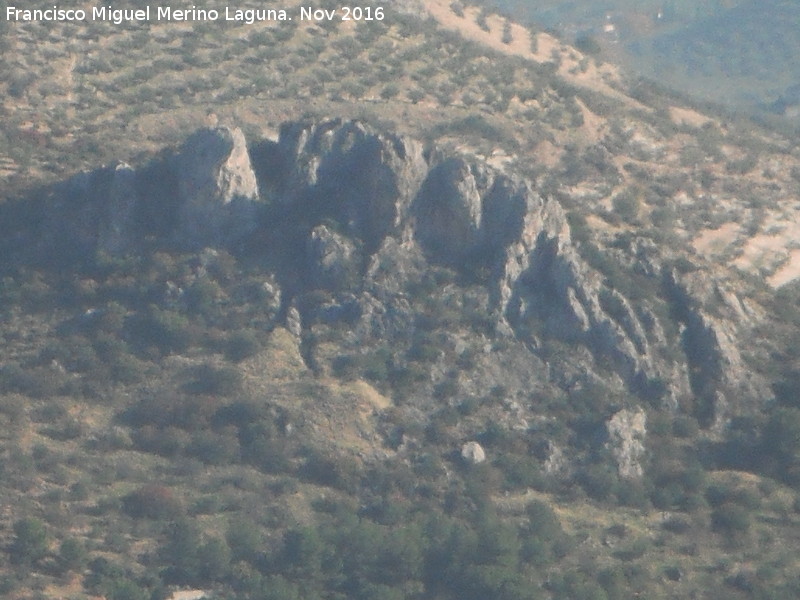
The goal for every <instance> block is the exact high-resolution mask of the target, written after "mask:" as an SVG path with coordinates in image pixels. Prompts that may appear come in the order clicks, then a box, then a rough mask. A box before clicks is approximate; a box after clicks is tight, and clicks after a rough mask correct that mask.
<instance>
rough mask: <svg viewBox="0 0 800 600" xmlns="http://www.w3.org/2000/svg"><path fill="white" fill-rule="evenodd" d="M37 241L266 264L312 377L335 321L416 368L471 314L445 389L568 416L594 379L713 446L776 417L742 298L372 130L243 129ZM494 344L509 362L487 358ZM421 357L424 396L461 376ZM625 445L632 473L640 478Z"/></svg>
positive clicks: (86, 190)
mask: <svg viewBox="0 0 800 600" xmlns="http://www.w3.org/2000/svg"><path fill="white" fill-rule="evenodd" d="M259 190H262V191H268V195H269V199H268V202H267V201H266V199H265V198H263V193H264V192H262V194H260V193H259ZM43 228H44V230H45V232H57V233H58V235H52V236H49V238H48V235H39V237H40V238H42V239H45V238H48V239H50V238H52V240H56V241H58V243H63V244H67V243H68V244H69V245H71V247H74V248H75V249H77V250H78V251H81V252H85V251H86V250H89V251H95V250H102V251H104V252H107V253H110V254H124V253H126V252H130V251H132V250H134V249H135V248H136V247H137V245H139V244H140V241H141V238H142V237H143V236H149V237H150V238H153V237H155V238H157V239H160V240H163V241H164V242H165V243H167V244H168V245H170V246H172V247H174V245H175V244H176V242H177V244H178V245H179V246H180V247H183V248H184V249H193V250H196V249H200V248H203V247H205V246H220V245H222V246H229V247H247V248H248V249H249V251H254V252H263V253H264V256H265V257H266V258H268V259H269V260H270V261H271V264H273V265H274V269H275V272H274V278H275V279H274V283H270V287H271V291H270V295H271V296H273V297H274V298H277V299H278V300H276V302H277V303H278V305H279V306H276V308H275V311H276V312H278V313H281V314H282V315H283V317H284V318H285V319H286V323H287V326H288V327H289V329H290V330H291V331H292V332H293V333H295V334H296V335H298V336H300V337H301V338H304V339H306V338H307V341H308V342H309V343H305V342H304V346H303V348H304V352H305V354H306V355H307V356H308V357H309V358H310V359H311V360H312V362H313V361H316V357H315V356H314V353H315V352H316V350H315V349H316V348H317V346H316V345H315V344H314V343H311V341H312V340H313V339H320V338H324V337H325V335H324V334H325V328H330V327H333V326H334V325H335V324H336V323H346V324H347V327H346V328H340V330H342V329H343V330H344V331H345V333H341V335H343V336H344V338H343V339H345V343H347V344H350V347H352V348H353V349H354V351H356V352H359V351H362V350H363V349H364V348H365V347H366V346H365V344H367V343H377V341H379V340H380V341H382V342H383V343H385V344H387V345H388V346H389V347H403V348H407V349H408V352H409V353H411V354H412V355H413V353H414V352H417V351H418V349H417V348H416V347H414V346H413V345H414V344H415V343H417V342H415V341H414V340H415V338H418V337H420V331H421V330H422V331H424V330H425V327H428V326H429V325H430V322H431V321H436V320H437V319H438V320H442V319H443V317H442V316H441V315H442V314H451V315H452V314H456V315H462V316H463V315H469V317H468V318H466V319H465V320H468V321H469V322H470V323H471V325H472V326H473V327H474V328H475V329H476V330H477V331H478V332H479V333H475V331H473V332H472V333H469V334H468V333H464V332H461V333H456V332H452V334H451V337H449V338H446V339H445V341H444V342H442V343H445V344H446V345H447V344H449V346H448V348H449V349H448V350H447V351H446V352H444V353H445V354H448V353H449V354H451V355H459V356H461V355H464V354H465V353H467V352H469V353H470V358H469V362H470V363H471V364H472V365H473V367H472V369H471V370H466V369H465V370H463V372H462V373H460V374H459V377H458V381H457V382H456V383H455V384H453V383H452V382H451V383H448V385H450V386H451V387H452V385H456V387H457V388H458V389H460V390H464V391H468V392H469V393H470V394H474V395H486V394H488V393H489V392H490V390H491V389H492V388H493V387H497V386H503V385H506V383H508V382H513V383H514V385H516V386H517V387H518V388H519V389H524V388H525V387H526V386H528V387H529V386H530V385H531V382H535V381H537V380H546V381H547V382H548V385H553V386H556V387H558V388H559V389H560V390H561V391H563V393H565V394H566V395H567V397H568V398H573V397H577V396H579V395H580V394H585V393H586V392H585V390H587V389H597V388H598V385H597V382H598V381H602V382H604V383H603V385H604V386H605V388H606V389H605V391H603V392H594V393H596V394H608V393H611V392H613V393H624V394H629V395H632V396H633V397H637V398H639V399H640V400H642V401H645V402H646V403H648V404H649V405H651V406H661V407H665V408H668V409H669V410H672V411H680V410H687V411H688V412H690V413H691V414H693V416H695V417H697V418H698V420H699V421H700V422H701V424H703V425H704V426H706V427H713V428H716V429H717V430H721V429H722V428H724V426H725V423H726V420H727V419H728V418H729V416H730V414H735V413H737V412H739V411H741V410H744V409H745V408H746V407H747V406H748V404H755V403H760V402H763V401H765V400H768V398H767V397H765V395H764V390H765V389H767V386H766V385H765V384H764V382H763V379H761V378H759V376H758V375H754V374H752V371H751V370H750V369H748V368H747V365H746V363H745V360H744V359H743V357H742V355H741V352H740V350H739V344H738V340H740V339H742V336H743V335H744V334H745V333H746V332H747V331H748V330H749V328H750V327H751V326H752V324H753V323H754V322H755V321H756V317H755V315H754V314H753V312H752V311H751V310H749V308H748V307H747V306H746V305H744V304H742V303H741V302H740V301H739V299H738V298H737V297H736V295H735V294H734V293H733V292H731V291H730V290H727V289H725V288H724V286H722V285H720V284H709V283H708V282H707V281H705V282H704V281H703V277H702V275H697V276H695V275H693V274H691V273H679V272H677V271H675V270H674V269H672V268H668V267H666V266H664V264H665V261H664V260H662V258H661V255H660V253H659V252H660V251H659V249H658V248H657V247H655V246H654V244H653V242H652V241H651V240H649V239H645V238H642V237H638V238H634V239H632V240H629V243H628V247H627V250H626V251H625V252H622V251H620V250H615V252H619V253H621V254H622V255H623V260H621V262H623V263H625V264H626V268H628V269H629V271H630V272H631V273H636V274H637V276H638V277H639V280H638V281H639V282H642V281H643V282H645V285H644V286H641V285H638V284H636V285H632V284H631V283H630V282H629V281H628V280H626V279H625V278H624V277H621V276H619V275H614V273H613V272H612V273H610V274H609V272H601V270H599V268H598V267H596V266H591V265H590V263H589V262H587V260H585V259H584V256H583V255H585V248H583V249H582V247H581V246H579V245H577V244H575V243H574V242H573V240H572V236H571V232H570V226H569V223H568V221H567V218H566V215H565V213H564V210H563V209H562V207H561V205H560V204H559V203H558V202H556V201H555V200H552V199H547V198H543V197H542V196H541V195H540V194H539V193H538V192H537V191H536V189H535V187H534V186H533V185H532V184H531V183H530V182H528V181H526V180H524V179H522V178H520V177H516V176H514V175H511V174H508V173H505V172H501V171H498V170H496V169H494V168H492V167H490V166H488V165H487V164H485V163H483V162H481V161H480V160H478V159H476V158H474V157H469V156H444V157H443V156H440V153H439V152H438V151H429V150H426V149H425V148H424V147H423V145H422V144H420V143H419V142H417V141H415V140H412V139H408V138H404V137H401V136H397V135H394V134H391V133H386V132H379V131H377V130H375V129H373V128H371V127H369V126H367V125H365V124H363V123H360V122H354V121H351V122H343V121H339V120H333V121H328V122H319V123H291V124H287V125H285V126H283V127H282V128H281V132H280V135H279V138H278V140H277V141H274V142H273V141H263V142H258V143H255V144H254V145H253V146H252V152H251V150H249V149H248V145H247V143H246V140H245V139H244V136H243V134H242V132H241V131H240V130H238V129H231V128H224V127H220V128H214V129H204V130H201V131H199V132H197V133H196V134H194V135H193V136H191V137H190V138H189V139H188V140H187V141H186V143H185V144H184V145H183V146H182V147H181V148H180V149H179V150H177V151H176V152H174V153H173V154H172V155H170V156H167V157H166V158H162V159H160V160H159V161H155V162H154V163H153V164H151V165H148V166H146V167H144V168H139V169H137V170H134V169H132V168H131V167H129V166H127V165H123V164H120V165H117V166H114V167H108V168H103V169H99V170H98V171H95V172H92V173H85V174H80V175H78V176H76V177H74V178H73V179H72V180H70V181H69V182H67V183H66V184H64V185H62V186H61V187H60V188H59V189H58V190H56V193H54V194H53V200H52V201H51V202H50V204H49V205H48V209H47V215H46V217H45V219H44V225H43ZM39 233H40V234H41V232H39ZM56 241H53V242H52V244H51V245H53V246H54V245H55V244H56ZM240 242H241V244H240ZM609 252H610V251H609ZM626 261H627V262H626ZM596 264H597V261H594V262H592V265H596ZM448 273H449V275H448ZM448 277H449V278H450V279H449V280H447V278H448ZM637 285H638V287H637ZM272 288H274V289H272ZM423 290H424V291H423ZM273 292H274V293H273ZM310 292H317V294H316V295H314V294H310ZM426 294H427V296H426ZM633 294H635V295H636V298H635V300H634V299H633ZM420 298H425V301H426V302H429V304H430V305H431V306H430V307H428V308H426V309H425V310H423V309H422V308H420V301H421V300H420ZM720 298H721V299H722V302H721V303H720V301H719V299H720ZM434 304H435V308H433V305H434ZM712 306H713V307H716V308H715V309H714V310H712V308H711V307H712ZM720 306H721V307H720ZM426 310H427V311H428V313H427V314H426V313H425V311H426ZM421 313H422V314H421ZM676 321H677V324H678V325H679V328H680V330H679V332H678V333H675V330H676V326H675V325H676ZM318 334H319V335H318ZM337 335H338V334H337ZM470 336H471V337H470ZM482 336H483V337H482ZM491 336H500V337H502V338H504V339H505V340H506V342H507V343H508V344H511V345H512V348H513V349H512V350H508V351H507V354H506V355H503V356H502V358H500V354H499V353H498V354H497V355H493V354H492V352H491V351H489V352H482V351H481V352H476V351H475V347H476V346H480V347H486V346H488V347H490V348H491V342H490V338H491ZM440 341H441V340H440ZM564 348H568V349H569V351H568V352H565V351H564V350H563V349H564ZM419 352H421V353H422V354H423V355H425V356H427V354H430V356H429V357H428V360H431V361H435V362H436V361H438V362H436V364H435V367H434V368H433V370H432V372H431V375H430V377H429V380H426V381H424V382H418V383H419V385H417V388H418V389H419V390H420V391H419V392H418V393H420V394H430V393H432V390H433V389H434V387H435V386H436V385H439V384H441V383H442V382H443V380H444V379H446V378H447V376H448V375H447V373H448V372H449V371H450V372H452V366H453V365H452V364H451V363H450V364H448V363H447V362H446V360H445V358H442V355H441V353H440V354H439V355H435V356H434V354H433V353H431V352H427V351H426V350H425V348H424V347H423V348H422V349H419ZM426 352H427V354H426ZM520 356H524V357H525V359H524V360H522V359H520V358H519V357H520ZM476 357H477V358H476ZM448 360H449V359H448ZM464 360H465V361H466V359H464ZM395 366H397V365H395ZM398 368H403V365H402V364H400V365H399V367H398ZM517 400H518V399H517ZM516 405H519V406H523V405H524V403H522V404H520V403H519V402H517V403H516ZM525 410H527V409H525V408H524V406H523V410H522V412H521V413H520V414H519V415H517V417H518V418H517V419H516V422H521V421H520V420H522V421H525V420H526V419H528V418H529V417H530V415H529V414H526V413H525ZM620 419H622V417H620ZM615 431H616V430H615ZM614 435H616V433H615V434H614ZM626 439H627V438H626ZM631 439H635V436H634V438H631ZM632 443H633V442H625V444H627V446H626V447H627V448H628V450H626V452H627V453H628V456H631V457H633V458H631V459H630V461H628V462H627V463H625V465H626V466H621V467H620V468H621V470H622V471H625V473H628V474H635V472H636V466H635V464H636V460H638V459H637V458H635V457H634V455H635V452H633V450H631V448H632V446H631V444H632ZM623 445H624V444H623ZM622 471H621V472H622ZM625 476H629V475H625Z"/></svg>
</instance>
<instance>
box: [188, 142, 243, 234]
mask: <svg viewBox="0 0 800 600" xmlns="http://www.w3.org/2000/svg"><path fill="white" fill-rule="evenodd" d="M176 173H177V177H178V193H179V197H180V214H179V221H178V222H179V230H178V232H177V234H178V237H179V239H181V240H182V241H185V242H186V243H187V244H188V245H190V246H198V245H208V244H219V243H221V242H224V241H226V239H228V238H229V236H236V237H241V236H243V235H245V234H247V233H250V232H251V231H252V229H253V227H254V218H255V211H254V210H253V203H254V202H255V201H257V200H258V197H259V194H258V183H257V181H256V176H255V173H254V172H253V168H252V165H251V163H250V155H249V153H248V151H247V143H246V141H245V139H244V134H243V133H242V131H241V130H240V129H238V128H237V129H229V128H226V127H218V128H214V129H203V130H200V131H198V132H197V133H195V134H194V135H192V136H191V137H190V138H189V139H188V140H186V142H185V143H184V145H183V148H182V149H181V151H180V153H179V155H178V157H177V159H176Z"/></svg>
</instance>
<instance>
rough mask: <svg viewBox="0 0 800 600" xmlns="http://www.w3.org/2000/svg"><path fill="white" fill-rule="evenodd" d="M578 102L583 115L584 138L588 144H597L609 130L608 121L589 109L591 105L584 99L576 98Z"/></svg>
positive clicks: (582, 131) (582, 128)
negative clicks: (587, 104)
mask: <svg viewBox="0 0 800 600" xmlns="http://www.w3.org/2000/svg"><path fill="white" fill-rule="evenodd" d="M576 102H577V104H578V107H579V108H580V109H581V114H582V115H583V125H581V133H582V140H583V141H585V142H586V145H587V146H591V145H592V144H596V143H597V142H599V141H600V140H601V139H603V136H604V135H605V133H606V131H607V130H608V121H607V120H606V119H604V118H603V117H600V116H598V115H596V114H594V113H593V112H592V111H591V110H589V107H587V106H586V105H585V104H584V103H583V101H582V100H580V99H576Z"/></svg>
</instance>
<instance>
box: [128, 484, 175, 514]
mask: <svg viewBox="0 0 800 600" xmlns="http://www.w3.org/2000/svg"><path fill="white" fill-rule="evenodd" d="M122 509H123V510H124V511H125V512H126V513H127V514H128V515H130V516H131V517H133V518H135V519H158V520H163V519H174V518H176V517H177V516H178V515H179V514H180V513H181V512H182V507H181V503H180V501H179V500H178V499H177V498H176V497H175V495H174V494H173V493H172V490H170V489H169V488H167V487H164V486H163V485H146V486H144V487H141V488H139V489H138V490H135V491H133V492H131V493H130V494H128V495H127V496H125V497H124V498H123V499H122Z"/></svg>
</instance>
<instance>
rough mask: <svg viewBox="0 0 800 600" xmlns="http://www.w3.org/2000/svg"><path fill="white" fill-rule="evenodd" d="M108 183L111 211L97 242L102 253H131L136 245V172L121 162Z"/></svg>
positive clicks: (105, 219)
mask: <svg viewBox="0 0 800 600" xmlns="http://www.w3.org/2000/svg"><path fill="white" fill-rule="evenodd" d="M113 169H114V173H113V176H112V178H111V182H110V183H109V184H108V187H109V192H108V200H107V202H108V212H107V213H106V215H105V218H104V219H103V221H102V222H101V224H100V231H99V235H98V239H97V247H98V249H99V250H101V251H103V252H106V253H107V254H110V255H112V256H118V255H121V254H125V253H126V252H129V251H131V250H132V249H133V248H134V247H135V246H136V238H135V236H134V235H133V234H134V232H135V231H136V204H137V202H138V201H139V193H138V191H137V189H136V171H134V170H133V169H132V168H131V166H130V165H127V164H125V163H119V164H118V165H116V166H115V167H113Z"/></svg>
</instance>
